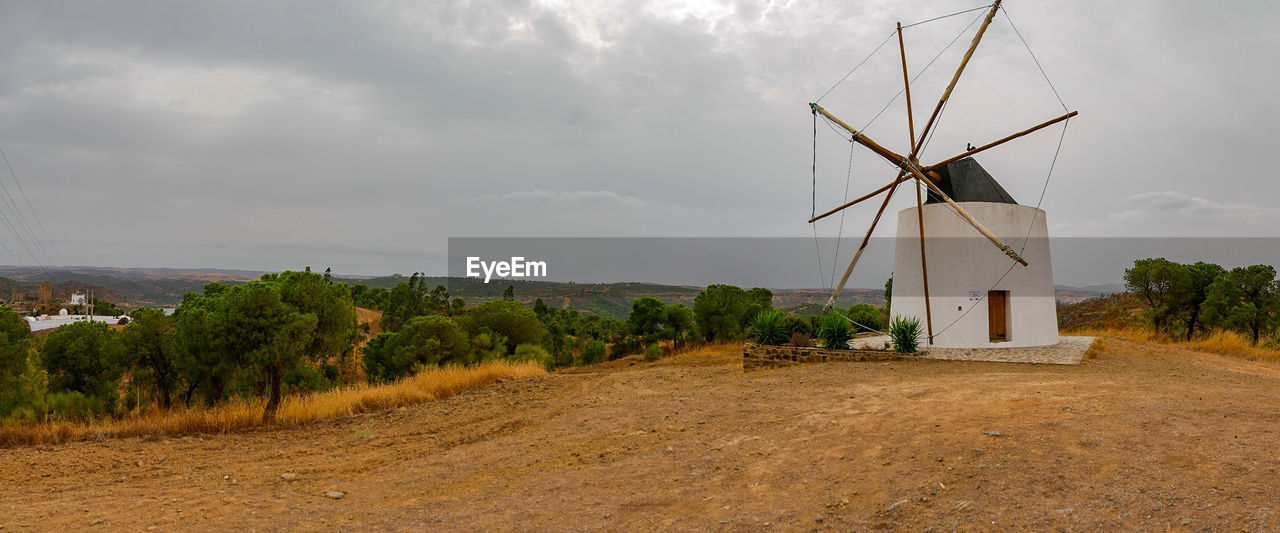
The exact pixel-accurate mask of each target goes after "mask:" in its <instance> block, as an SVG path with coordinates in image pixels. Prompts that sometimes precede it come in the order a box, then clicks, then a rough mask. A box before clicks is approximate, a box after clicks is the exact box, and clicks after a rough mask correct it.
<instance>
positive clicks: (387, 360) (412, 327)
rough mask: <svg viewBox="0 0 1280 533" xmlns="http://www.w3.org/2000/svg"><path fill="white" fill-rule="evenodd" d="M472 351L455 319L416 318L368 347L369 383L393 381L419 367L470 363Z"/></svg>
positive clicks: (367, 371) (365, 361) (373, 341)
mask: <svg viewBox="0 0 1280 533" xmlns="http://www.w3.org/2000/svg"><path fill="white" fill-rule="evenodd" d="M472 349H473V347H472V345H471V339H469V338H468V337H467V333H466V332H465V331H464V330H463V329H462V328H461V327H459V326H458V325H457V324H455V323H454V322H453V321H452V320H450V319H448V318H446V317H442V316H421V317H416V318H413V319H411V320H409V322H408V323H406V324H405V325H404V326H403V327H401V328H400V331H396V332H390V333H383V334H381V335H378V336H377V337H374V338H373V339H371V340H370V341H369V343H368V344H367V345H365V347H364V368H365V375H366V376H368V378H369V380H370V381H393V380H396V379H399V378H402V377H404V376H407V375H409V374H411V373H412V372H413V370H414V368H415V367H417V366H437V365H442V364H447V363H467V362H470V361H472V360H473V358H472V353H473V350H472Z"/></svg>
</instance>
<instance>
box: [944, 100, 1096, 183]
mask: <svg viewBox="0 0 1280 533" xmlns="http://www.w3.org/2000/svg"><path fill="white" fill-rule="evenodd" d="M1078 114H1079V112H1076V111H1072V112H1070V113H1067V114H1065V115H1062V116H1060V117H1058V118H1055V119H1053V120H1048V121H1045V122H1042V123H1040V124H1038V125H1036V126H1033V127H1030V128H1027V129H1025V130H1022V131H1020V132H1018V133H1015V134H1013V135H1010V136H1008V137H1005V138H1003V139H1000V140H998V141H993V142H990V143H987V144H984V145H982V146H979V147H977V148H974V149H972V150H969V151H967V152H964V153H962V154H960V155H958V156H955V157H952V158H949V159H944V160H942V161H939V162H937V163H934V164H932V165H929V166H927V167H924V168H922V169H921V170H923V171H925V172H926V173H928V172H929V171H936V170H937V169H939V168H941V167H944V166H947V165H949V164H951V163H954V162H956V161H959V160H961V159H964V158H966V157H969V156H971V155H973V154H976V153H978V152H981V151H984V150H988V149H990V148H995V147H997V146H1000V145H1002V144H1004V143H1007V142H1009V141H1012V140H1014V139H1017V138H1018V137H1022V136H1023V135H1027V134H1029V133H1034V132H1036V131H1039V130H1042V129H1044V128H1047V127H1049V126H1052V125H1054V124H1057V123H1059V122H1062V121H1064V120H1067V119H1069V118H1071V117H1074V116H1076V115H1078Z"/></svg>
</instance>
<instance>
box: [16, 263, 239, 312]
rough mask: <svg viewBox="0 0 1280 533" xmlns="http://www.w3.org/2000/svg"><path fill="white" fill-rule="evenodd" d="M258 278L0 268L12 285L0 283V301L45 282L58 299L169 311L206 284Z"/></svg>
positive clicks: (203, 272) (204, 272)
mask: <svg viewBox="0 0 1280 533" xmlns="http://www.w3.org/2000/svg"><path fill="white" fill-rule="evenodd" d="M262 274H263V273H261V272H253V271H247V270H218V269H170V268H109V267H62V268H52V269H50V270H49V271H47V272H46V271H41V270H38V269H33V268H28V267H13V266H0V276H5V277H8V278H11V279H12V280H13V281H14V282H15V283H16V286H8V287H6V286H5V285H4V284H2V283H0V299H7V298H9V297H11V295H12V293H13V292H14V291H23V292H27V293H34V292H35V290H36V283H38V282H41V281H49V282H52V283H53V292H54V295H55V296H57V297H59V298H65V297H66V294H68V293H70V292H72V291H79V292H86V291H88V290H92V291H93V292H94V295H95V296H96V297H98V298H100V299H102V300H104V301H108V302H112V303H115V304H118V305H121V306H122V307H124V308H134V307H138V306H142V305H146V306H151V307H172V306H175V305H177V304H178V303H180V302H182V295H184V294H186V293H188V292H199V291H201V290H202V289H203V288H204V286H205V285H206V284H208V283H209V282H213V281H222V282H227V283H239V282H244V281H250V280H254V279H258V278H259V277H260V276H261V275H262Z"/></svg>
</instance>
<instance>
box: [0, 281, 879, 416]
mask: <svg viewBox="0 0 1280 533" xmlns="http://www.w3.org/2000/svg"><path fill="white" fill-rule="evenodd" d="M424 280H425V276H423V275H421V274H414V275H413V276H411V277H410V278H409V279H408V280H406V281H402V282H401V283H399V284H398V285H396V286H395V287H393V288H391V289H390V290H385V289H371V288H369V287H366V286H363V285H359V284H354V285H353V284H347V283H341V282H336V281H335V280H333V279H332V277H331V276H329V275H328V272H326V273H325V274H324V275H321V274H317V273H312V272H311V271H310V269H307V270H305V271H301V272H297V271H285V272H281V273H278V274H267V275H264V276H263V277H262V278H261V279H259V280H256V281H252V282H249V283H245V284H239V285H232V284H226V283H219V282H215V283H210V284H208V285H206V286H205V287H204V289H203V290H202V291H201V292H199V293H188V294H186V295H185V296H184V297H183V300H182V303H181V305H179V306H178V307H177V309H176V311H175V312H174V313H173V314H172V315H166V314H165V313H164V312H162V311H160V310H158V309H151V308H139V309H137V310H135V311H133V312H132V313H130V318H131V320H129V321H128V323H127V324H126V325H123V326H111V325H108V324H105V323H101V322H75V323H72V324H69V325H66V326H62V327H60V328H57V329H56V330H54V331H52V332H50V333H48V334H47V335H40V336H33V335H31V334H30V333H29V329H28V327H27V325H26V323H25V322H24V320H23V319H22V318H21V317H20V316H18V315H17V313H14V312H13V311H11V310H8V309H3V308H0V419H4V420H18V421H28V422H34V421H39V420H48V419H51V418H55V419H56V418H61V419H72V418H74V419H92V418H94V417H98V416H122V415H124V414H126V413H129V412H132V411H134V410H139V409H149V408H159V409H170V408H172V407H174V406H179V405H180V406H187V407H195V406H201V405H204V406H211V405H215V404H218V403H220V402H224V401H227V400H229V399H231V398H261V399H265V400H266V402H265V407H264V412H263V419H264V420H271V419H272V418H273V417H274V416H275V413H276V411H277V410H278V409H279V406H280V402H281V400H282V398H283V397H284V396H286V395H289V394H297V393H305V392H307V391H319V390H326V389H329V388H332V387H336V386H340V385H343V384H349V383H354V382H357V381H360V380H366V381H368V382H374V383H377V382H387V381H393V380H396V379H400V378H402V377H405V376H408V375H410V374H412V373H414V372H416V371H417V370H419V369H421V368H423V367H430V366H439V365H450V364H462V365H466V364H475V363H480V362H484V361H492V360H499V359H503V360H516V361H533V362H536V363H538V364H540V365H542V366H544V367H546V368H548V369H555V368H561V367H568V366H575V365H585V364H594V363H599V362H603V361H606V360H610V359H616V358H619V357H622V356H625V355H630V354H642V355H643V356H644V357H645V358H646V359H654V358H657V357H659V356H660V355H661V354H663V353H664V352H667V351H670V350H675V349H680V348H682V347H684V346H687V345H688V344H689V343H693V342H730V341H739V340H742V339H744V338H745V337H746V336H747V335H748V334H749V324H750V322H751V320H752V319H753V318H754V317H755V316H757V315H758V314H760V313H761V312H762V311H765V310H769V309H772V301H773V293H772V292H771V291H769V290H768V289H764V288H758V287H757V288H751V289H743V288H740V287H736V286H733V285H724V284H717V285H711V286H709V287H707V288H706V289H705V290H703V291H702V292H700V293H699V294H698V295H697V297H696V298H695V299H694V301H693V303H692V305H691V306H687V305H685V304H681V303H675V304H667V303H664V302H662V301H661V300H658V299H656V298H652V297H641V298H637V299H635V300H634V301H633V302H632V305H631V312H630V313H629V315H628V316H627V318H626V319H625V320H618V319H614V318H610V317H604V316H598V315H591V314H583V313H581V312H579V311H577V310H574V309H560V308H554V307H551V306H548V305H546V304H545V303H544V302H542V301H541V300H540V299H539V300H536V301H534V302H533V304H532V306H526V305H525V304H522V303H520V302H518V301H516V300H515V295H514V294H513V290H512V289H511V288H510V287H508V289H507V291H505V293H504V296H503V297H502V298H501V299H497V300H490V301H485V302H479V303H476V304H475V305H468V304H467V303H466V302H465V301H464V300H463V299H461V298H454V297H451V296H450V294H449V291H448V289H447V288H446V287H444V286H436V287H428V286H427V284H426V283H425V281H424ZM357 306H359V307H367V308H371V309H377V310H380V311H382V318H381V321H380V322H379V324H378V326H379V327H380V328H381V329H382V330H383V332H382V333H381V334H379V335H377V336H375V337H373V338H371V339H368V342H367V343H366V344H365V345H364V346H363V348H362V349H360V350H359V354H358V355H357V350H356V347H357V346H358V345H359V344H360V342H361V341H362V340H363V339H365V338H366V336H367V335H368V325H361V324H357V320H356V307H357ZM866 307H868V308H869V310H870V311H868V309H861V308H855V309H851V310H850V311H851V313H852V312H855V311H857V312H865V313H866V316H864V317H863V319H864V320H865V321H866V322H874V323H877V324H878V323H879V322H876V321H877V320H879V318H880V316H881V313H880V311H879V310H878V309H876V308H874V307H871V306H866ZM816 320H817V319H816V317H813V318H803V317H789V318H787V321H788V322H787V327H788V331H792V330H797V331H811V330H813V328H814V325H815V324H816Z"/></svg>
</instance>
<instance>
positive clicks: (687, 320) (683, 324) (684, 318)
mask: <svg viewBox="0 0 1280 533" xmlns="http://www.w3.org/2000/svg"><path fill="white" fill-rule="evenodd" d="M666 322H667V330H668V331H670V337H671V339H672V341H673V344H674V346H675V347H677V348H678V347H680V345H682V344H684V338H685V336H686V335H687V334H688V333H689V332H690V331H691V330H693V328H694V319H693V309H689V308H688V307H686V306H685V305H684V304H682V303H677V304H672V305H668V306H667V321H666Z"/></svg>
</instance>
